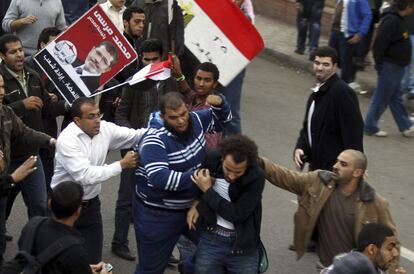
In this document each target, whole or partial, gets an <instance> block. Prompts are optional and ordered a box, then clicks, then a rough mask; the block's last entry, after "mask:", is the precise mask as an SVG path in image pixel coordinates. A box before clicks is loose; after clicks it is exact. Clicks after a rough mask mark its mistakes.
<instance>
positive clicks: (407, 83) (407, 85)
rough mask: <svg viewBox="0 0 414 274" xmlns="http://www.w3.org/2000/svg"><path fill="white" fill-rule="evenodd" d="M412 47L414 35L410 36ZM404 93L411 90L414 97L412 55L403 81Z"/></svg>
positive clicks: (413, 63) (413, 60)
mask: <svg viewBox="0 0 414 274" xmlns="http://www.w3.org/2000/svg"><path fill="white" fill-rule="evenodd" d="M410 41H411V45H412V46H413V47H414V35H410ZM401 89H402V91H405V90H409V91H410V93H411V94H413V95H414V54H411V61H410V64H409V65H408V66H406V67H405V69H404V76H403V79H402V81H401Z"/></svg>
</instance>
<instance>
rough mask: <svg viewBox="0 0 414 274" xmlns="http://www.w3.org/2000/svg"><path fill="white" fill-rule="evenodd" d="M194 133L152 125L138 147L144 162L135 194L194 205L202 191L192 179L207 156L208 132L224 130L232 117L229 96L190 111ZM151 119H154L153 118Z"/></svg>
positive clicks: (168, 204)
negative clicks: (214, 104)
mask: <svg viewBox="0 0 414 274" xmlns="http://www.w3.org/2000/svg"><path fill="white" fill-rule="evenodd" d="M190 119H191V122H192V131H193V134H192V137H191V138H188V139H186V140H183V139H178V138H177V136H175V135H173V134H172V133H171V132H169V131H168V130H167V129H166V128H165V127H164V126H161V127H160V128H150V129H149V130H148V132H147V133H146V135H145V136H144V137H143V139H142V141H141V143H140V144H139V146H138V147H137V148H136V149H137V150H139V153H140V166H139V167H138V169H137V171H136V173H135V174H136V177H135V194H136V195H135V198H136V199H140V200H141V201H142V202H144V203H145V204H147V205H151V206H155V207H161V208H166V209H172V210H180V209H187V208H190V207H191V204H192V201H193V198H194V197H195V196H196V195H197V194H198V188H197V186H196V185H195V184H194V183H193V182H192V181H191V178H190V177H191V175H192V174H193V172H194V171H195V170H196V169H197V168H199V167H200V166H201V163H202V162H203V160H204V157H205V156H206V152H207V147H206V140H205V139H204V133H205V132H215V131H220V130H221V129H222V128H223V125H224V123H227V122H229V121H230V120H231V112H230V107H229V105H228V104H227V102H226V101H225V100H223V103H222V105H221V107H220V108H215V107H212V108H209V109H205V110H201V111H196V112H190ZM150 123H151V122H150Z"/></svg>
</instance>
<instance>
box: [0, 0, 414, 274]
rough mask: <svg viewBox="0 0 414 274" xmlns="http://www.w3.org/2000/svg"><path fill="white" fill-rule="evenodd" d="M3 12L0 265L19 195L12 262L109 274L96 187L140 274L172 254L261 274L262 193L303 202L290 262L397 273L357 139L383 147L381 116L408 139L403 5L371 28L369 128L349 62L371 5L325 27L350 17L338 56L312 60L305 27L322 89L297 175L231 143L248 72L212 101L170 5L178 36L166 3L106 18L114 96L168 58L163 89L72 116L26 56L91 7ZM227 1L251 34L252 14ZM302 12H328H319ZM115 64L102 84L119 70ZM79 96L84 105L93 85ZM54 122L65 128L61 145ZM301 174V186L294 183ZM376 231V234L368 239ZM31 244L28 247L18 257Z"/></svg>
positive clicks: (329, 269) (215, 82) (383, 209)
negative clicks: (121, 40) (115, 44)
mask: <svg viewBox="0 0 414 274" xmlns="http://www.w3.org/2000/svg"><path fill="white" fill-rule="evenodd" d="M5 2H10V3H7V4H8V5H7V7H6V10H5V11H4V12H3V11H2V12H3V14H4V16H3V17H4V18H3V20H2V28H3V31H4V32H5V34H3V35H2V36H0V57H1V60H2V61H1V63H0V122H1V124H0V132H1V134H0V138H1V139H0V259H1V260H0V264H3V263H4V262H3V254H4V252H5V248H6V239H7V240H12V238H11V236H9V235H8V233H7V231H6V223H7V219H8V217H9V216H10V212H11V208H12V206H13V202H14V200H15V198H16V196H17V195H18V193H19V192H20V191H21V192H22V196H23V200H24V203H25V205H26V207H27V212H28V218H29V222H28V224H27V225H26V226H25V227H24V228H23V230H22V233H21V236H20V239H19V248H20V250H23V251H27V252H28V253H31V255H33V256H34V257H35V258H37V259H39V260H40V261H41V259H40V258H44V253H45V252H46V251H49V249H48V247H50V246H54V244H55V243H56V242H59V241H61V242H63V240H66V239H68V237H69V239H70V240H71V241H72V244H71V245H70V246H68V247H67V248H66V249H65V250H63V251H62V252H60V253H59V254H56V256H54V257H53V258H51V259H50V260H47V261H44V262H43V261H41V262H42V264H41V268H42V271H43V272H42V273H61V271H62V270H65V273H81V274H82V273H110V272H111V266H110V265H108V264H105V263H104V262H103V261H102V251H103V250H102V249H103V237H104V235H103V223H102V213H101V201H100V197H99V196H100V194H101V188H102V183H104V182H105V181H107V180H108V179H109V178H111V177H115V176H118V175H120V184H119V191H118V197H117V202H116V208H115V231H114V235H113V238H112V246H111V250H112V252H113V253H114V254H115V255H117V256H119V257H121V258H123V259H125V260H130V261H134V260H135V255H134V254H132V253H131V250H130V248H129V240H128V232H129V227H130V223H131V220H133V223H134V228H135V238H136V241H137V247H138V254H137V255H138V263H137V265H136V269H135V273H137V274H138V273H163V272H164V270H165V268H166V267H167V265H168V264H169V263H171V262H174V259H175V258H174V257H173V256H172V251H173V249H174V247H175V246H177V247H178V249H179V251H180V258H179V266H178V269H179V271H180V272H181V273H206V274H207V273H248V274H250V273H251V274H253V273H258V271H259V267H260V266H261V262H262V261H263V260H264V259H265V258H264V254H265V252H263V248H264V247H263V243H262V241H261V238H260V230H261V217H262V192H263V189H264V185H265V179H267V180H268V181H269V182H270V183H271V184H272V185H274V186H276V187H278V188H282V189H284V190H287V191H289V192H292V193H295V194H296V195H298V204H299V206H298V209H297V212H296V213H295V229H294V240H293V245H292V246H291V248H292V249H293V250H295V251H296V252H297V256H298V259H299V258H301V257H302V256H303V255H304V253H305V252H306V251H307V250H310V249H312V246H313V247H314V248H315V249H316V253H317V255H318V258H319V262H318V267H319V271H322V273H359V272H358V271H364V269H365V268H366V269H369V270H370V271H371V272H361V273H382V272H381V271H387V270H388V269H390V270H392V271H396V272H398V273H405V270H404V269H402V268H399V266H398V262H399V248H400V243H399V240H398V238H397V236H398V234H397V228H396V225H395V223H394V221H393V218H392V216H391V213H390V211H389V208H388V203H387V201H386V200H385V198H383V197H382V196H381V195H380V194H378V193H376V191H375V189H374V188H373V187H372V186H371V185H370V184H368V182H367V181H366V179H365V176H364V175H365V171H366V169H367V165H368V160H367V158H366V156H365V155H364V153H363V151H364V148H363V134H364V131H365V133H367V134H370V135H376V136H386V133H385V132H384V131H381V130H380V129H379V127H378V119H379V117H380V115H381V114H382V113H383V111H384V110H385V108H386V107H387V106H388V105H389V106H390V108H391V110H392V111H393V114H394V117H395V119H396V122H397V124H398V127H399V130H400V131H401V132H402V134H403V135H404V136H406V137H413V136H414V127H413V125H412V122H411V121H410V119H409V116H408V114H407V112H406V111H405V109H403V106H402V102H401V100H400V99H401V92H400V88H399V84H398V83H400V82H401V80H402V78H403V74H404V65H407V63H406V57H407V58H408V59H409V57H410V56H411V45H410V40H409V37H408V36H407V37H406V38H405V39H403V38H402V36H403V34H404V33H405V31H406V29H405V25H404V23H403V22H404V21H403V19H402V17H404V16H409V15H410V14H411V13H412V11H413V0H395V2H393V3H392V4H391V7H390V10H389V12H388V13H387V14H385V15H384V19H383V21H382V23H381V24H380V27H379V30H378V34H377V39H380V40H379V41H377V42H376V43H375V44H374V56H375V59H376V61H377V65H378V69H379V71H380V73H379V84H378V87H377V91H376V93H375V94H376V95H375V96H374V98H373V101H372V103H371V106H370V110H369V112H368V116H367V119H366V120H365V124H364V120H363V118H362V114H361V111H360V107H359V102H358V98H357V96H356V93H355V92H354V90H353V89H352V88H351V87H350V85H349V83H350V82H352V81H353V80H354V78H355V70H354V64H347V63H346V62H347V61H349V60H350V59H352V58H351V57H350V56H351V55H352V52H353V51H354V49H353V47H354V46H355V44H358V43H359V42H360V41H361V39H362V36H363V35H365V34H366V33H367V32H368V31H369V26H370V24H371V11H370V10H369V6H368V4H367V3H368V2H367V1H365V0H360V1H356V2H355V1H354V2H349V3H348V2H347V4H346V5H344V4H343V3H342V4H341V1H339V4H338V6H339V7H338V8H337V9H339V10H335V16H339V17H341V16H342V14H343V10H345V9H347V12H346V13H345V14H348V16H350V17H349V18H352V20H349V21H346V20H345V21H346V22H347V23H348V28H345V32H344V31H343V26H342V24H343V22H344V20H341V19H340V18H335V19H334V20H333V33H332V36H331V43H330V44H331V45H332V46H334V47H318V44H317V40H318V36H319V34H318V31H319V30H318V29H317V26H315V25H312V28H311V32H312V33H311V35H310V37H311V42H310V51H311V52H312V60H313V62H314V64H313V68H314V72H315V78H316V86H315V87H314V88H313V91H314V92H313V93H312V94H311V95H310V97H309V99H308V102H307V105H306V108H305V117H304V121H303V125H302V127H301V130H300V132H299V136H298V139H297V144H296V146H295V148H294V152H293V161H294V163H295V166H296V169H297V170H296V171H291V170H288V169H286V168H284V167H281V166H279V165H277V164H275V163H272V162H270V161H269V160H267V159H266V158H264V157H261V156H260V155H258V147H257V144H256V143H255V142H254V141H253V140H251V139H250V138H249V137H247V136H245V135H242V134H241V126H240V97H241V89H242V83H243V78H244V71H242V72H241V73H240V74H239V75H237V76H236V77H235V79H234V80H233V81H232V82H231V83H230V84H229V85H228V86H226V87H221V86H220V83H219V79H220V71H219V69H218V68H217V66H216V65H215V64H213V63H210V62H205V63H201V64H194V62H193V61H194V60H192V58H191V56H189V53H188V51H187V50H186V48H185V46H184V35H183V31H184V29H183V28H184V23H183V14H182V12H181V10H180V7H179V6H178V3H177V2H176V1H172V2H173V6H172V7H173V11H172V16H173V17H174V19H173V20H175V22H176V23H175V24H174V26H175V28H176V29H174V30H172V29H171V27H170V26H168V17H169V16H168V13H169V8H170V7H168V5H167V3H169V2H170V1H165V0H153V1H148V0H145V1H144V0H135V1H129V2H128V3H127V1H125V0H108V1H106V2H104V3H100V5H101V7H102V9H103V10H104V11H105V13H106V14H107V15H108V17H109V18H110V19H111V20H112V21H113V23H114V24H115V25H116V27H117V28H118V29H119V30H120V31H121V32H123V34H124V36H125V37H126V38H127V40H128V41H129V42H130V43H131V45H132V46H133V47H134V49H135V50H136V51H137V52H138V55H139V57H138V59H137V60H136V61H134V62H133V63H131V64H130V65H129V66H127V67H125V68H124V69H123V70H122V71H119V72H118V74H117V75H116V76H115V77H114V79H113V80H111V81H113V82H112V83H109V85H114V83H115V84H117V83H122V82H124V81H125V80H126V79H128V78H129V77H131V76H132V75H133V74H134V73H136V72H137V71H138V70H139V69H141V68H142V67H144V66H146V65H149V64H154V63H158V62H161V61H162V60H165V58H166V56H167V53H168V52H170V51H173V53H174V56H173V58H172V65H171V74H172V75H171V78H169V79H167V80H163V81H158V82H155V81H150V80H148V81H145V82H144V83H140V84H137V85H132V86H126V87H123V88H118V89H116V90H114V91H111V92H107V93H104V94H103V95H102V96H101V98H100V101H99V102H97V101H96V100H95V98H87V97H81V98H78V99H76V100H75V101H74V102H73V103H72V104H71V105H69V104H68V103H67V102H66V101H65V100H64V99H63V98H62V96H61V95H60V94H59V92H58V90H57V88H56V87H55V86H54V84H53V83H52V82H51V80H50V79H48V76H47V75H46V74H45V73H44V72H43V71H42V70H41V69H40V68H39V67H38V66H37V65H36V63H35V62H34V60H33V55H34V54H36V53H37V52H38V51H39V50H41V49H43V48H44V47H45V46H46V45H47V43H48V42H50V41H52V40H53V39H54V38H56V36H57V35H59V33H60V32H61V31H63V30H64V29H65V28H66V27H67V26H68V25H70V24H71V23H72V22H74V21H76V20H77V19H78V18H79V17H80V16H81V15H82V14H83V13H84V12H85V11H86V10H87V9H88V8H89V7H90V6H91V5H92V4H93V3H92V2H93V1H89V2H88V1H63V2H64V3H63V5H62V3H61V2H60V1H52V0H40V1H35V0H12V1H5ZM85 2H86V4H85ZM233 2H234V4H235V5H237V7H239V8H240V9H241V10H242V11H243V12H244V14H245V15H246V16H247V18H248V19H249V20H250V21H251V22H254V14H253V12H252V5H251V1H249V0H244V1H243V0H241V1H240V0H234V1H233ZM309 2H314V4H315V5H318V6H317V7H318V9H319V8H320V7H323V2H318V1H309ZM356 3H359V4H356ZM301 5H302V4H301ZM303 5H304V6H303V10H302V12H303V14H302V15H301V16H305V15H304V13H305V11H307V10H309V9H312V10H313V8H312V7H311V6H309V7H308V5H311V4H310V3H304V4H303ZM341 5H342V6H341ZM354 5H355V6H354ZM358 9H362V10H361V11H359V10H358ZM3 14H2V15H3ZM358 16H362V17H361V18H359V19H358ZM298 22H299V23H300V28H299V29H300V31H301V32H300V35H299V36H300V37H299V38H298V48H297V50H296V52H297V53H299V54H303V52H304V44H305V41H304V40H306V36H307V35H306V29H308V26H305V25H303V24H304V22H303V20H298ZM358 24H361V26H359V25H358ZM390 29H392V31H390ZM303 30H304V33H302V32H303ZM172 31H173V32H174V33H171V32H172ZM348 33H351V36H349V35H348ZM390 33H392V34H393V35H391V34H390ZM378 37H379V38H378ZM172 38H173V39H172ZM396 41H397V43H396ZM335 48H336V49H335ZM110 50H112V49H109V48H108V47H107V45H106V44H105V43H103V44H100V45H97V46H96V47H94V48H92V49H91V51H90V53H89V54H88V57H87V60H86V61H85V64H78V65H76V67H77V68H80V72H78V73H79V74H80V75H82V73H83V72H82V70H87V69H89V68H90V67H92V68H97V67H98V66H96V65H94V64H93V63H94V62H100V61H99V60H97V59H99V58H101V57H102V55H103V54H102V52H103V51H110ZM115 51H116V49H115ZM89 56H90V57H89ZM111 56H116V54H115V55H111ZM88 58H89V59H88ZM113 59H114V60H110V62H109V64H108V67H105V68H103V69H102V71H104V70H105V69H108V68H109V67H110V66H111V65H112V63H113V61H114V62H116V60H115V59H117V58H115V57H114V58H113ZM339 66H341V76H339V75H337V68H338V67H339ZM189 68H190V69H189ZM385 76H386V77H385ZM82 81H83V82H84V83H85V84H87V85H89V86H91V87H92V85H93V88H92V89H93V90H95V89H97V88H98V86H99V84H98V83H96V81H95V82H93V83H92V82H91V81H89V80H84V79H82ZM99 88H100V87H99ZM58 116H63V117H64V119H63V123H62V125H61V132H60V133H59V134H58V125H57V122H56V117H58ZM111 150H120V152H121V159H120V160H118V161H115V162H113V163H110V164H106V157H107V153H108V151H111ZM306 163H308V164H309V172H303V169H304V166H305V164H306ZM39 216H50V217H48V218H39ZM372 220H375V223H374V224H369V223H372ZM34 227H36V230H35V231H34ZM34 232H35V233H34ZM32 235H34V236H32ZM28 242H30V243H33V245H32V246H29V247H28V246H27V245H28V244H27V243H28ZM265 245H266V243H264V246H265ZM49 252H50V251H49ZM344 253H346V254H345V255H344ZM19 254H20V255H21V254H23V253H19ZM26 255H27V254H26ZM16 258H17V257H16ZM17 262H19V263H20V264H22V261H21V260H14V261H11V262H7V263H4V267H3V268H2V270H0V273H10V272H7V271H8V270H10V269H12V268H13V267H14V266H15V264H16V263H17ZM26 263H30V262H26ZM115 271H116V270H115Z"/></svg>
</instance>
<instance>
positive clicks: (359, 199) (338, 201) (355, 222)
mask: <svg viewBox="0 0 414 274" xmlns="http://www.w3.org/2000/svg"><path fill="white" fill-rule="evenodd" d="M263 166H264V170H265V173H266V179H267V180H269V182H270V183H272V184H273V185H275V186H277V187H280V188H282V189H285V190H287V191H290V192H292V193H295V194H297V195H298V196H299V203H298V204H299V208H298V211H297V212H296V213H295V230H294V231H295V233H294V234H295V235H294V244H295V246H296V253H297V256H298V259H300V258H301V257H302V256H303V255H304V253H305V251H306V243H307V242H308V241H309V240H310V238H311V236H312V234H315V235H316V237H317V241H316V252H317V254H318V257H319V260H320V263H321V264H322V267H326V266H329V265H331V264H332V260H333V258H334V257H335V256H336V255H338V254H340V253H344V252H349V251H350V250H352V249H353V248H355V247H356V243H357V237H358V234H359V232H360V231H361V229H362V227H363V225H364V224H367V223H371V222H373V221H375V222H378V223H383V224H385V225H387V226H389V227H390V228H391V229H392V230H393V231H394V233H395V235H396V227H395V224H394V221H393V219H392V217H391V213H390V211H389V209H388V202H387V201H386V200H385V198H383V197H382V196H380V195H378V194H376V193H375V190H374V189H373V188H372V187H371V186H370V185H369V184H368V183H367V182H366V181H365V179H364V173H365V170H366V168H367V159H366V156H365V155H364V154H363V153H362V152H360V151H357V150H352V149H348V150H345V151H343V152H341V153H340V154H339V156H338V157H337V160H336V163H335V165H334V166H333V172H330V171H326V170H317V171H313V172H307V173H300V172H294V171H290V170H288V169H286V168H283V167H281V166H278V165H276V164H273V163H271V162H270V161H269V160H267V159H264V158H263Z"/></svg>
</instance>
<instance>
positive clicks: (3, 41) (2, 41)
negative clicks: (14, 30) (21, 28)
mask: <svg viewBox="0 0 414 274" xmlns="http://www.w3.org/2000/svg"><path fill="white" fill-rule="evenodd" d="M13 42H20V44H21V43H22V40H20V38H19V37H18V36H17V35H14V34H11V33H6V34H3V35H2V36H1V37H0V52H1V53H2V54H6V53H7V46H6V45H7V44H8V43H13Z"/></svg>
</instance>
